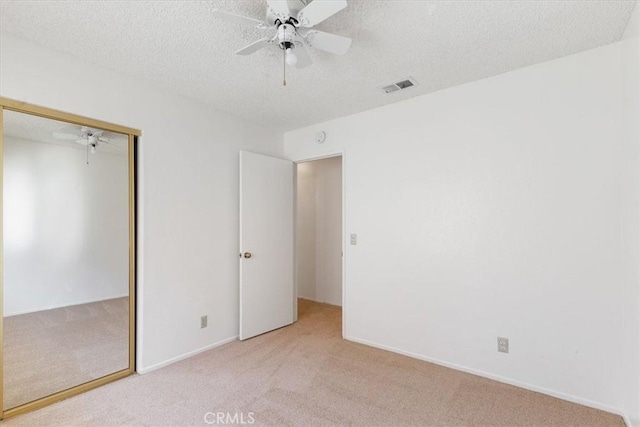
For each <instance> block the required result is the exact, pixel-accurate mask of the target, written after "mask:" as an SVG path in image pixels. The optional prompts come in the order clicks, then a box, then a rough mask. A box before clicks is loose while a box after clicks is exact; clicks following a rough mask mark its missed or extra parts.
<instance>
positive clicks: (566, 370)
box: [285, 43, 640, 416]
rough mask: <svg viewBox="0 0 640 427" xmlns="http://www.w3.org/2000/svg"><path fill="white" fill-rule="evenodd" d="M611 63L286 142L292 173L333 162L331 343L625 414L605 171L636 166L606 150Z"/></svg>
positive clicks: (619, 306)
mask: <svg viewBox="0 0 640 427" xmlns="http://www.w3.org/2000/svg"><path fill="white" fill-rule="evenodd" d="M622 53H623V52H622V49H621V46H620V44H619V43H618V44H614V45H610V46H606V47H603V48H599V49H595V50H592V51H588V52H584V53H580V54H577V55H573V56H570V57H566V58H562V59H559V60H555V61H552V62H548V63H544V64H539V65H535V66H532V67H528V68H525V69H521V70H517V71H514V72H510V73H506V74H503V75H500V76H496V77H493V78H489V79H485V80H481V81H477V82H473V83H470V84H466V85H463V86H459V87H455V88H451V89H448V90H444V91H440V92H436V93H433V94H429V95H426V96H421V97H416V98H413V99H410V100H407V101H403V102H399V103H396V104H393V105H388V106H385V107H382V108H378V109H375V110H371V111H367V112H364V113H360V114H355V115H352V116H348V117H344V118H341V119H337V120H333V121H329V122H326V123H322V124H318V125H316V126H311V127H308V128H304V129H299V130H296V131H292V132H288V133H286V134H285V155H286V156H288V157H289V158H291V159H294V160H300V159H304V158H311V157H317V156H320V155H327V154H331V153H337V152H341V151H342V150H344V151H345V157H344V159H343V161H344V162H345V178H344V179H345V180H346V183H345V185H346V187H345V191H346V194H345V200H346V229H345V235H346V236H348V235H349V234H350V233H357V234H358V245H356V246H351V245H347V246H346V248H347V252H346V284H345V286H346V289H345V292H346V300H345V316H346V317H345V322H346V324H345V328H346V330H345V335H346V337H347V338H348V339H351V340H354V341H360V342H364V343H368V344H372V345H376V346H380V347H384V348H388V349H391V350H394V351H398V352H403V353H406V354H410V355H413V356H415V357H419V358H424V359H428V360H433V361H436V362H438V363H442V364H446V365H449V366H453V367H457V368H460V369H464V370H468V371H472V372H476V373H480V374H482V375H486V376H489V377H493V378H497V379H501V380H503V381H507V382H511V383H515V384H520V385H524V386H526V387H529V388H532V389H536V390H540V391H543V392H546V393H550V394H554V395H556V396H561V397H564V398H568V399H571V400H575V401H579V402H582V403H586V404H589V405H592V406H596V407H600V408H605V409H608V410H610V411H620V412H626V413H627V414H628V415H630V416H636V415H637V404H636V403H635V401H636V400H637V396H638V377H637V375H636V374H637V371H634V370H633V367H632V366H631V364H632V363H636V364H637V360H638V357H639V355H638V349H637V340H638V334H637V325H636V324H637V321H638V312H637V296H638V292H637V290H638V284H637V281H635V280H624V278H623V271H625V270H634V269H635V268H637V266H636V265H635V264H636V263H637V258H635V259H633V260H631V259H628V257H626V256H625V250H626V248H625V246H624V245H623V243H622V239H621V236H623V235H624V234H625V233H627V232H629V231H633V232H634V234H633V235H632V236H631V237H630V239H629V242H627V243H628V245H633V246H634V247H636V245H637V243H638V234H637V233H636V231H637V229H638V216H637V215H635V216H633V218H632V215H629V216H628V217H627V218H626V219H623V215H625V214H627V213H630V212H631V211H630V210H627V207H626V206H625V204H624V203H625V201H624V200H623V191H622V185H623V182H624V183H627V181H628V180H629V179H631V178H629V177H628V176H625V175H624V174H623V172H622V169H623V163H625V162H629V165H628V166H629V168H628V169H629V170H633V171H634V173H635V174H636V175H637V172H638V169H639V165H640V163H639V162H638V158H637V156H636V153H637V144H638V141H637V139H634V140H629V141H628V142H629V143H628V144H624V143H623V142H622V135H623V132H625V130H624V129H623V126H622V125H623V123H622V114H621V111H622V108H623V105H622V96H621V87H620V81H621V76H622V72H623V66H622ZM634 78H636V79H637V75H636V76H635V77H634ZM372 90H374V88H372ZM409 90H410V89H409ZM380 96H393V95H380ZM319 130H323V131H326V133H327V140H326V142H325V143H324V144H323V145H321V146H319V145H318V144H316V143H315V142H314V135H315V133H316V132H317V131H319ZM630 154H631V155H632V156H631V157H629V155H630ZM633 179H635V178H633ZM629 185H630V186H631V187H633V193H634V194H633V195H634V197H637V185H638V184H637V182H636V181H634V182H632V183H629ZM634 209H635V208H634ZM634 279H635V277H634ZM625 322H627V323H625ZM498 336H503V337H508V338H509V339H510V353H509V354H508V355H505V354H502V353H498V352H497V343H496V338H497V337H498ZM632 360H633V361H634V362H632Z"/></svg>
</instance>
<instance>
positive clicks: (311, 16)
mask: <svg viewBox="0 0 640 427" xmlns="http://www.w3.org/2000/svg"><path fill="white" fill-rule="evenodd" d="M345 7H347V0H313V1H312V2H311V3H309V4H308V5H307V6H306V7H305V8H304V9H302V10H301V11H300V12H299V13H298V22H299V23H300V25H301V26H302V27H307V28H308V27H313V26H314V25H317V24H319V23H321V22H322V21H324V20H325V19H327V18H329V17H330V16H333V15H335V14H336V13H338V12H340V11H341V10H342V9H344V8H345Z"/></svg>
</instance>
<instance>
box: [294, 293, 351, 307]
mask: <svg viewBox="0 0 640 427" xmlns="http://www.w3.org/2000/svg"><path fill="white" fill-rule="evenodd" d="M298 299H303V300H305V301H311V302H315V303H318V304H325V305H330V306H332V307H342V305H340V304H331V303H330V302H324V301H318V300H317V299H313V298H307V297H301V296H299V295H298Z"/></svg>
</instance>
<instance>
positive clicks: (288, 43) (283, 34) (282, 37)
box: [278, 24, 296, 50]
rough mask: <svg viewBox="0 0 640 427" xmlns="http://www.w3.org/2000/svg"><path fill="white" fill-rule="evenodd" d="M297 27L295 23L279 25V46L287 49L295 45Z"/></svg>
mask: <svg viewBox="0 0 640 427" xmlns="http://www.w3.org/2000/svg"><path fill="white" fill-rule="evenodd" d="M295 36H296V27H294V26H293V24H282V25H280V26H279V27H278V46H280V49H283V50H287V49H292V48H293V47H295V43H294V39H295Z"/></svg>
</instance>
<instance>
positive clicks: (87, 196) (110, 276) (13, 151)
mask: <svg viewBox="0 0 640 427" xmlns="http://www.w3.org/2000/svg"><path fill="white" fill-rule="evenodd" d="M3 160H4V195H3V200H4V316H11V315H16V314H22V313H29V312H34V311H41V310H47V309H51V308H57V307H65V306H69V305H75V304H83V303H87V302H93V301H100V300H105V299H110V298H117V297H122V296H126V295H128V289H129V288H128V286H129V282H128V280H129V279H128V271H129V253H128V248H129V241H128V236H129V234H128V213H129V207H128V201H129V199H128V176H127V166H128V165H127V156H126V155H116V154H110V153H100V152H98V153H96V154H94V155H90V159H89V160H90V164H89V165H87V164H86V152H85V150H82V149H77V148H75V147H73V148H70V147H64V146H59V145H53V144H46V143H40V142H34V141H28V140H24V139H17V138H12V137H8V136H5V137H4V159H3Z"/></svg>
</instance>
